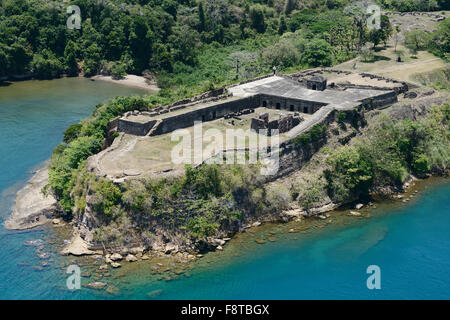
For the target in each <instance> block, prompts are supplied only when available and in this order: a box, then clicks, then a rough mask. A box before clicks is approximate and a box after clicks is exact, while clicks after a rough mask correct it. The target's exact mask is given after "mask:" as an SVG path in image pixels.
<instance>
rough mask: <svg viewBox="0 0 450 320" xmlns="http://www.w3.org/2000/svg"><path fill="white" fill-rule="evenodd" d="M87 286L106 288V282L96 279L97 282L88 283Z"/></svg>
mask: <svg viewBox="0 0 450 320" xmlns="http://www.w3.org/2000/svg"><path fill="white" fill-rule="evenodd" d="M87 286H88V287H89V288H91V289H104V288H105V287H106V283H104V282H100V281H96V282H91V283H88V285H87Z"/></svg>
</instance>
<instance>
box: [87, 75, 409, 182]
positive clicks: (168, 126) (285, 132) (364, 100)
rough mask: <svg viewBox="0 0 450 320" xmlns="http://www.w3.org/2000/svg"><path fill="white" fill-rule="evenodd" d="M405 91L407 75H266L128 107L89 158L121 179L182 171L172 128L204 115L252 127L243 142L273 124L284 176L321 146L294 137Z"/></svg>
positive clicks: (210, 123)
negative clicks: (147, 107)
mask: <svg viewBox="0 0 450 320" xmlns="http://www.w3.org/2000/svg"><path fill="white" fill-rule="evenodd" d="M407 90H408V84H407V83H405V82H401V81H397V80H392V79H387V78H383V77H381V76H378V75H373V74H366V73H354V72H350V71H342V70H333V69H314V70H306V71H302V72H298V73H295V74H290V75H268V76H263V77H260V78H257V79H252V80H248V81H245V82H241V83H239V84H236V85H233V86H230V87H228V88H221V89H217V90H213V91H209V92H206V93H203V94H201V95H199V96H196V97H194V98H190V99H185V100H180V101H177V102H174V103H173V104H170V105H166V106H161V107H158V108H155V109H152V110H151V111H130V112H127V113H125V114H123V115H122V116H120V117H118V118H116V119H114V120H112V121H111V122H110V123H109V124H108V131H109V133H108V135H107V139H106V145H105V149H104V150H103V151H101V152H100V153H98V154H96V155H94V156H92V157H90V158H89V160H88V168H89V170H90V171H92V172H94V173H95V174H96V175H98V176H101V177H107V178H109V179H111V180H113V181H114V182H116V183H121V182H122V181H125V180H128V179H133V178H136V177H140V176H153V177H162V176H168V175H178V174H182V173H183V172H184V165H182V164H175V163H174V162H173V160H172V158H171V152H172V151H173V147H174V142H173V141H172V140H171V133H172V132H174V131H175V130H177V129H185V130H187V131H185V132H189V133H193V130H194V123H195V122H197V121H201V122H202V125H203V127H205V130H206V131H207V129H209V128H215V129H218V130H219V131H221V132H226V130H227V128H234V129H236V130H234V131H235V132H236V131H238V130H241V129H243V130H246V129H251V130H248V131H250V133H245V135H247V134H248V136H242V137H236V138H237V139H241V140H242V141H245V139H246V137H250V136H251V137H252V139H253V138H255V136H257V137H258V140H259V137H260V136H261V133H265V134H267V135H270V133H271V129H278V134H279V136H278V138H279V141H280V144H279V154H280V169H279V171H278V173H277V175H280V176H281V175H283V174H286V172H290V171H292V170H295V169H296V168H299V167H300V166H301V165H302V164H303V163H305V162H306V161H307V159H308V158H309V157H310V156H311V154H312V153H314V152H315V151H316V150H317V148H319V147H320V143H319V144H315V145H314V146H311V147H310V148H306V147H305V150H303V149H302V150H298V149H296V148H295V147H294V144H293V143H292V141H293V139H294V138H295V137H296V136H298V135H300V134H303V133H307V132H308V131H309V130H310V129H311V128H312V127H313V126H314V125H317V124H324V125H328V124H330V123H332V122H334V121H336V114H337V112H345V113H346V114H349V115H350V116H351V115H352V114H354V111H355V110H361V109H363V108H364V109H365V110H370V109H376V108H384V107H386V106H389V105H391V104H393V103H395V102H397V96H398V94H400V93H403V92H405V91H407ZM261 130H262V132H261ZM206 131H205V132H206ZM114 132H118V133H119V136H117V135H115V134H113V133H114ZM116 136H117V137H116ZM249 151H250V146H248V147H247V145H245V147H243V148H241V147H239V148H232V149H226V148H225V149H223V150H222V151H220V150H219V151H218V153H217V154H216V156H219V157H220V156H221V155H226V154H227V153H228V152H230V153H231V154H233V153H235V154H236V152H238V153H239V152H241V153H242V152H244V153H245V152H249ZM257 151H258V152H259V150H257ZM194 153H195V152H194ZM273 178H275V177H273Z"/></svg>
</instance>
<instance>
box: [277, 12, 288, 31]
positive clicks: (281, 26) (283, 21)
mask: <svg viewBox="0 0 450 320" xmlns="http://www.w3.org/2000/svg"><path fill="white" fill-rule="evenodd" d="M286 30H287V25H286V17H285V16H284V15H282V16H281V17H280V23H279V26H278V34H279V35H282V34H283V33H285V32H286Z"/></svg>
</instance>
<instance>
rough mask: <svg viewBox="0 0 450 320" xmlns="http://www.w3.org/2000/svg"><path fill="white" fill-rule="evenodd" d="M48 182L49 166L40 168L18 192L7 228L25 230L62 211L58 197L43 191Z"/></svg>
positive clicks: (43, 222)
mask: <svg viewBox="0 0 450 320" xmlns="http://www.w3.org/2000/svg"><path fill="white" fill-rule="evenodd" d="M47 183H48V168H47V167H45V168H43V169H40V170H38V171H37V172H36V173H35V175H34V176H33V177H32V178H31V179H30V181H29V182H28V183H27V185H26V186H25V187H24V188H23V189H21V190H20V191H19V192H18V193H17V197H16V201H15V204H14V207H13V211H12V214H11V216H10V217H9V218H8V219H7V220H6V221H5V227H6V229H10V230H13V229H14V230H24V229H30V228H34V227H36V226H40V225H43V224H45V223H48V222H50V221H51V219H52V218H53V217H54V216H56V215H58V214H59V213H61V209H60V207H59V205H58V202H57V200H56V198H55V197H54V196H53V195H52V194H50V193H49V194H46V195H44V193H43V192H42V189H43V188H44V187H45V185H46V184H47Z"/></svg>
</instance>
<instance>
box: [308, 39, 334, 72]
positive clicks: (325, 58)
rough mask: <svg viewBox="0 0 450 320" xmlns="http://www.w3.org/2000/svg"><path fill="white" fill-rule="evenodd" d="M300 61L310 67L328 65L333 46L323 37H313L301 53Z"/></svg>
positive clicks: (331, 57)
mask: <svg viewBox="0 0 450 320" xmlns="http://www.w3.org/2000/svg"><path fill="white" fill-rule="evenodd" d="M302 62H303V63H305V64H308V65H309V66H311V67H318V66H330V65H331V64H332V62H333V48H332V47H331V45H330V44H329V43H328V42H327V41H325V40H323V39H313V40H311V41H310V42H309V43H308V44H307V45H306V47H305V51H304V52H303V53H302Z"/></svg>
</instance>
